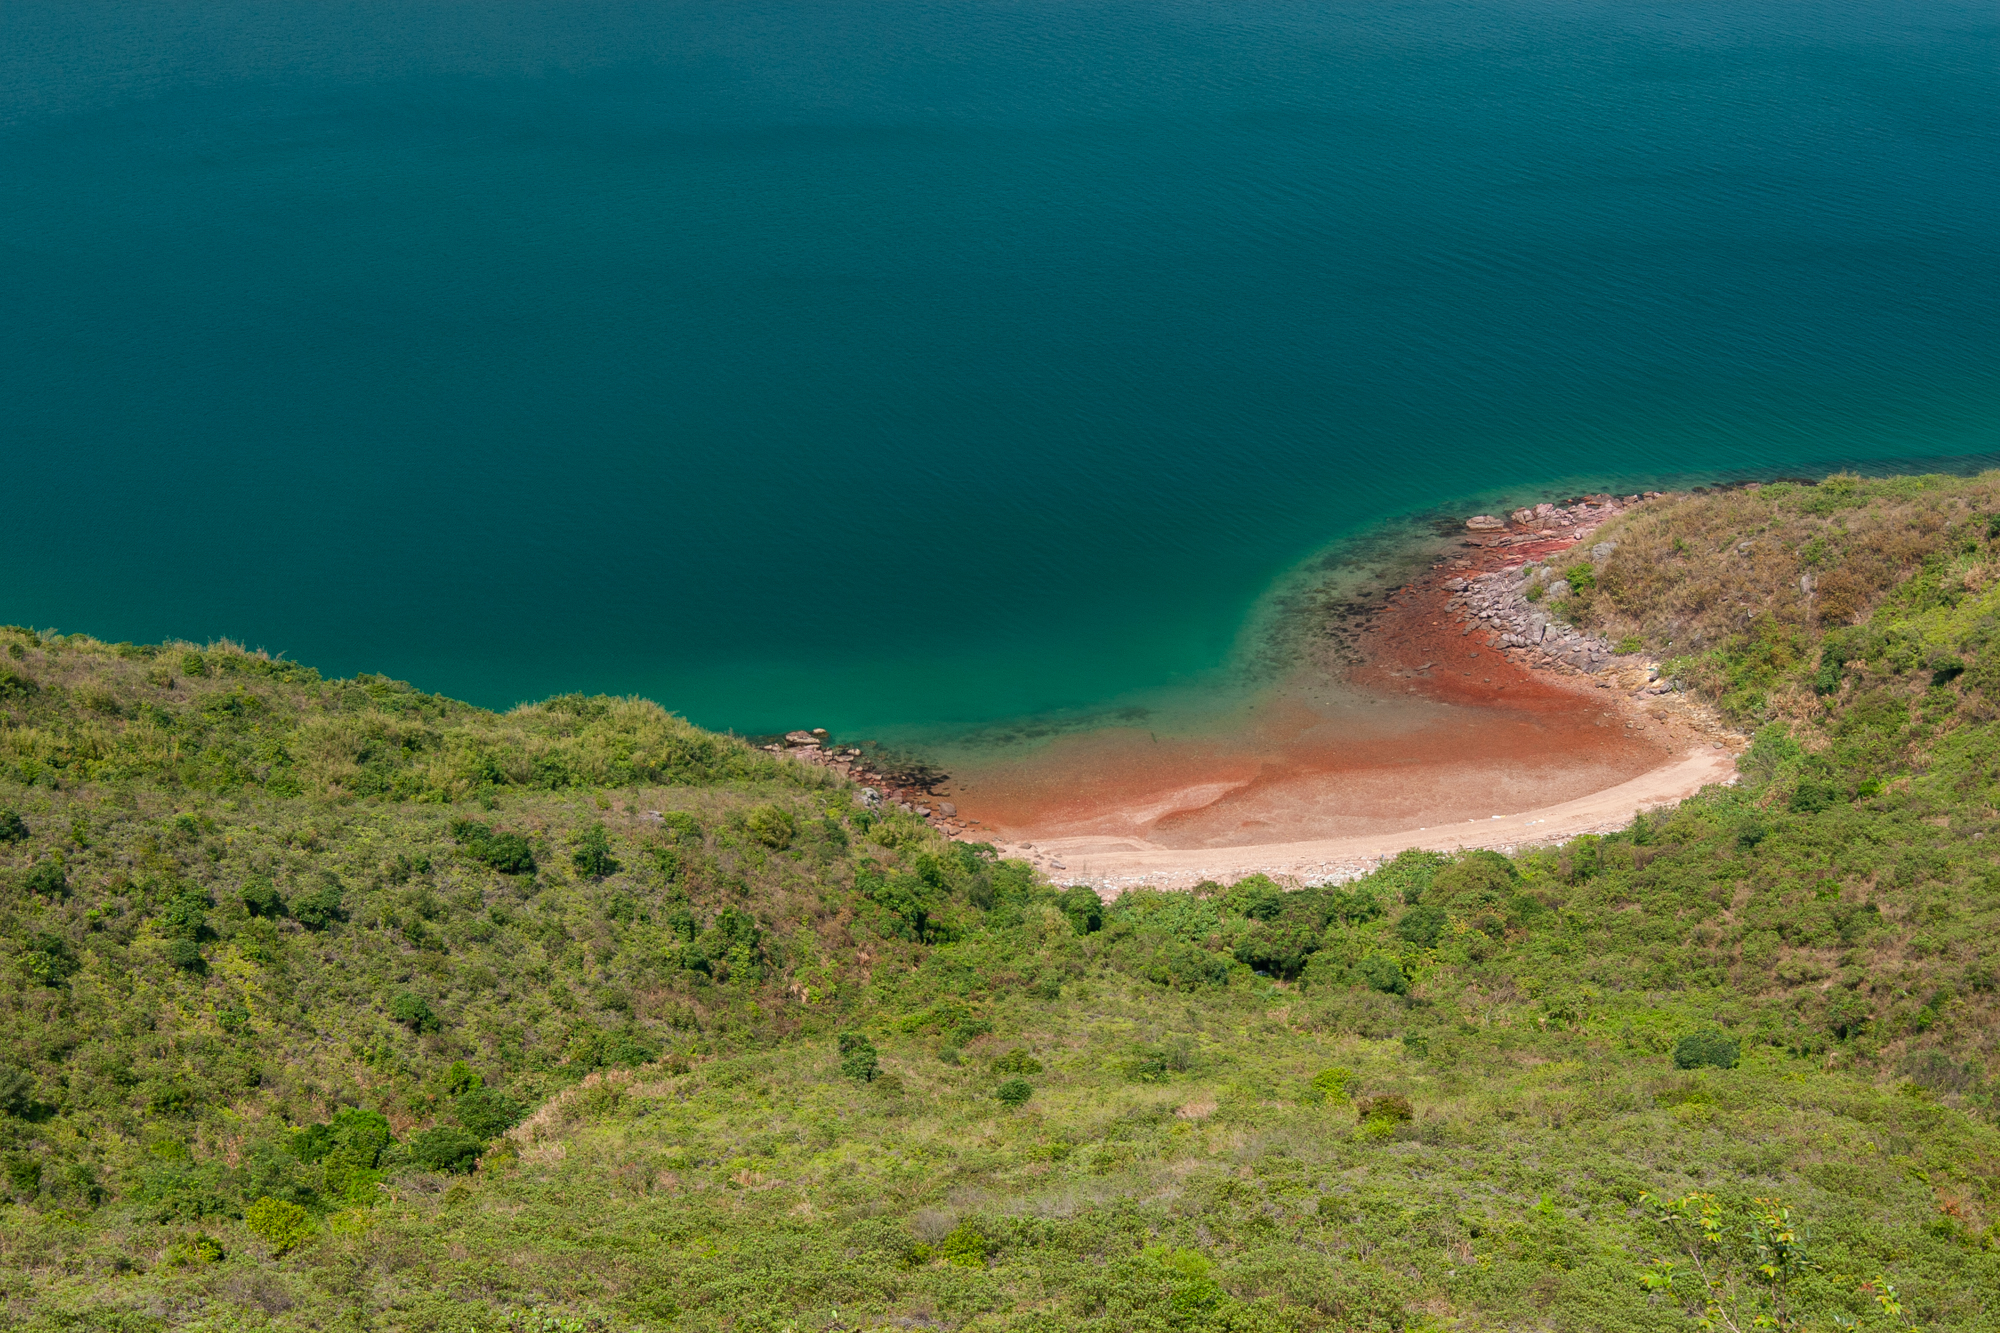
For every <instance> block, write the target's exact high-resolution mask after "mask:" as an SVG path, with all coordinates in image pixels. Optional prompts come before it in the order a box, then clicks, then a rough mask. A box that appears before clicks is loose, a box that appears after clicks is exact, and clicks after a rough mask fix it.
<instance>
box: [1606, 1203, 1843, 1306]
mask: <svg viewBox="0 0 2000 1333" xmlns="http://www.w3.org/2000/svg"><path fill="white" fill-rule="evenodd" d="M1639 1205H1640V1207H1642V1208H1645V1209H1647V1210H1648V1212H1649V1213H1650V1214H1651V1216H1652V1220H1653V1223H1654V1225H1656V1226H1657V1227H1658V1228H1659V1229H1660V1232H1661V1233H1662V1235H1663V1236H1664V1237H1665V1238H1666V1239H1667V1240H1668V1241H1669V1242H1670V1243H1671V1244H1672V1245H1673V1246H1674V1248H1676V1249H1677V1250H1679V1251H1680V1253H1681V1254H1682V1255H1683V1256H1685V1261H1683V1260H1677V1259H1664V1258H1662V1259H1655V1260H1654V1261H1653V1262H1652V1265H1651V1266H1650V1267H1648V1268H1647V1269H1646V1270H1645V1271H1644V1272H1642V1273H1641V1274H1640V1275H1639V1281H1640V1283H1641V1285H1643V1286H1644V1287H1645V1288H1646V1290H1648V1291H1651V1292H1657V1293H1660V1294H1661V1295H1665V1296H1668V1297H1671V1298H1672V1299H1675V1300H1678V1301H1679V1302H1680V1303H1681V1305H1682V1308H1683V1310H1684V1311H1685V1313H1686V1314H1687V1315H1688V1317H1689V1318H1690V1319H1693V1320H1695V1321H1696V1322H1697V1323H1698V1324H1699V1325H1700V1326H1701V1327H1702V1328H1703V1329H1720V1330H1726V1333H1750V1330H1752V1329H1759V1328H1774V1329H1778V1330H1779V1331H1780V1333H1787V1331H1788V1330H1792V1329H1803V1328H1804V1327H1805V1323H1804V1321H1802V1320H1801V1319H1800V1318H1799V1316H1798V1313H1797V1311H1796V1310H1795V1309H1794V1308H1793V1305H1794V1298H1795V1295H1796V1292H1797V1287H1798V1283H1799V1280H1800V1279H1801V1278H1803V1277H1804V1276H1805V1274H1806V1273H1807V1272H1809V1271H1811V1270H1813V1269H1815V1268H1816V1267H1817V1265H1815V1264H1813V1263H1811V1262H1810V1261H1809V1260H1808V1259H1807V1258H1806V1252H1805V1245H1806V1236H1805V1234H1804V1232H1803V1230H1802V1229H1801V1228H1800V1227H1799V1226H1797V1225H1796V1224H1795V1223H1794V1222H1793V1221H1792V1212H1791V1209H1789V1208H1787V1207H1786V1206H1785V1205H1784V1204H1783V1203H1781V1202H1779V1201H1778V1200H1776V1199H1762V1198H1760V1199H1753V1200H1751V1203H1750V1208H1749V1210H1748V1213H1747V1215H1744V1216H1740V1217H1731V1216H1730V1212H1731V1211H1733V1210H1726V1209H1725V1208H1724V1206H1723V1205H1722V1204H1721V1203H1720V1202H1719V1201H1718V1200H1717V1199H1716V1197H1715V1195H1713V1194H1711V1193H1708V1192H1706V1191H1703V1190H1696V1191H1694V1192H1692V1193H1689V1194H1684V1195H1682V1196H1681V1197H1679V1198H1677V1199H1665V1198H1661V1197H1659V1196H1658V1195H1655V1194H1650V1193H1648V1194H1642V1195H1640V1196H1639Z"/></svg>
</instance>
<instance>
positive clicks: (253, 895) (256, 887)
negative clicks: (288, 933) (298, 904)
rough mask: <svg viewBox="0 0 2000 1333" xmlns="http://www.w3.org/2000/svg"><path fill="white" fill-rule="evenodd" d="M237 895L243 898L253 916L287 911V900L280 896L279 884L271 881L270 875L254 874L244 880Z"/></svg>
mask: <svg viewBox="0 0 2000 1333" xmlns="http://www.w3.org/2000/svg"><path fill="white" fill-rule="evenodd" d="M237 896H238V897H239V898H241V899H242V900H243V906H244V908H245V909H246V910H247V911H248V912H249V913H250V915H251V916H262V917H276V916H283V915H284V913H285V900H284V899H283V898H282V897H280V896H279V894H278V888H277V886H276V885H275V884H273V883H271V878H270V876H268V875H253V876H251V877H250V878H249V879H246V880H244V881H243V888H242V890H241V891H240V892H239V893H238V895H237Z"/></svg>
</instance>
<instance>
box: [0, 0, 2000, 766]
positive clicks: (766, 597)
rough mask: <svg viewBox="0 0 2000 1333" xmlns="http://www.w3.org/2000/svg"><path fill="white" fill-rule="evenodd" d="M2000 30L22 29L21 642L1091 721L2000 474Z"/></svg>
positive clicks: (718, 713)
mask: <svg viewBox="0 0 2000 1333" xmlns="http://www.w3.org/2000/svg"><path fill="white" fill-rule="evenodd" d="M1997 71H2000V17H1997V16H1996V11H1995V10H1994V8H1993V7H1992V6H1991V5H1990V4H1988V3H1945V2H1942V0H1895V2H1894V3H1835V4H1812V3H1793V2H1787V3H1771V2H1770V0H1729V2H1728V3H1647V4H1621V3H1588V2H1577V3H1560V2H1556V3H1540V2H1535V0H1467V2H1465V3H1453V4H1445V3H1420V2H1409V3H1395V2H1391V0H1355V2H1353V3H1343V4H1301V3H1268V2H1266V0H1249V2H1248V3H1233V4H1206V5H1191V4H1139V3H1089V2H1082V3H1079V2H1077V0H1065V2H1063V3H1039V2H1031V0H1019V2H1015V3H982V2H980V0H961V2H958V3H934V2H931V0H922V2H919V0H910V2H908V3H858V2H855V0H688V2H686V3H638V2H636V0H635V2H633V3H598V2H593V0H560V2H559V3H558V2H551V3H508V2H507V0H489V2H486V3H434V4H422V3H409V2H408V0H375V2H372V3H371V2H369V0H354V2H351V3H344V4H332V3H328V4H314V3H297V4H293V3H272V2H270V0H262V2H260V3H248V2H245V0H184V2H183V3H175V4H141V3H135V4H130V5H103V4H98V3H91V2H89V0H79V2H76V3H60V2H59V0H45V2H35V0H28V2H25V3H18V4H11V5H7V6H5V7H0V265H4V267H0V273H4V280H0V488H4V494H5V509H4V513H5V515H6V522H5V528H4V532H0V620H7V621H13V622H17V623H32V624H36V625H40V626H44V627H47V626H57V627H60V628H63V629H66V630H84V631H88V632H90V633H93V634H96V635H98V636H100V637H105V638H111V639H134V640H150V639H159V638H162V637H167V636H181V637H190V638H197V639H205V638H209V637H213V636H223V635H227V636H230V637H233V638H236V639H238V640H241V641H243V642H246V643H248V644H250V645H253V646H264V647H268V648H270V649H272V650H274V651H278V650H282V651H284V652H285V653H287V654H288V655H290V656H292V657H294V658H298V659H301V660H304V661H307V662H310V663H313V664H315V665H318V666H320V667H322V668H323V669H326V670H329V671H336V672H342V673H345V672H352V671H356V670H378V671H385V672H388V673H391V674H394V675H397V676H401V677H405V678H408V679H410V680H413V681H415V682H417V683H419V684H420V685H422V686H425V687H427V688H431V689H436V690H442V691H445V692H448V693H451V694H455V695H459V696H462V697H465V698H469V699H473V700H477V701H480V702H484V703H490V704H496V705H505V704H509V703H511V702H514V701H516V700H519V699H523V698H529V697H537V696H541V695H545V694H549V693H554V692H558V691H565V690H573V689H582V690H593V691H594V690H607V691H618V692H627V691H630V692H639V693H644V694H647V695H650V696H652V697H655V698H657V699H659V700H661V701H662V702H664V703H666V704H667V705H668V706H670V707H673V708H676V709H679V710H681V711H683V712H685V713H686V714H688V715H689V716H690V717H692V718H693V719H695V720H696V721H699V722H703V723H706V724H709V725H713V726H732V727H735V728H737V729H739V730H751V731H758V730H766V729H770V728H775V727H782V726H797V725H824V726H830V727H834V728H836V729H838V730H847V731H854V730H870V729H883V728H895V727H918V728H921V727H925V726H931V725H936V724H943V723H955V722H970V721H980V720H989V719H994V718H1000V717H1005V716H1008V715H1011V714H1017V713H1022V712H1030V711H1036V710H1042V709H1048V708H1055V707H1077V706H1089V705H1093V704H1098V703H1102V702H1104V701H1107V700H1111V699H1114V698H1117V697H1119V696H1123V695H1126V694H1129V693H1130V692H1132V691H1135V690H1141V689H1145V688H1147V687H1150V686H1154V685H1158V684H1161V683H1163V682H1169V681H1174V680H1186V679H1189V678H1194V677H1199V676H1200V675H1201V674H1202V673H1204V672H1207V671H1211V670H1212V669H1214V668H1216V667H1217V666H1218V665H1219V664H1222V663H1224V662H1226V661H1227V660H1228V658H1229V656H1230V654H1231V651H1232V648H1233V646H1234V645H1235V644H1236V643H1237V641H1238V638H1239V634H1240V632H1241V631H1242V629H1243V627H1244V625H1245V624H1246V618H1247V617H1248V616H1249V615H1250V613H1251V610H1252V608H1253V607H1254V606H1255V605H1256V604H1257V603H1258V599H1259V598H1260V597H1261V596H1262V595H1263V594H1264V593H1265V591H1266V590H1267V589H1269V588H1270V587H1271V586H1272V585H1273V583H1274V581H1276V580H1278V579H1280V578H1281V577H1283V576H1284V575H1285V574H1286V572H1287V571H1288V570H1292V569H1294V568H1296V567H1297V566H1298V565H1299V564H1300V562H1302V561H1306V560H1308V559H1310V558H1311V557H1312V556H1313V555H1314V554H1315V552H1317V551H1320V550H1322V549H1323V548H1324V547H1325V546H1326V544H1327V543H1328V542H1329V541H1330V540H1332V539H1334V538H1336V537H1339V536H1341V535H1342V534H1346V533H1352V532H1354V531H1356V530H1359V529H1362V528H1365V527H1366V526H1368V525H1370V524H1371V523H1374V522H1377V521H1378V520H1382V519H1386V518H1389V517H1393V516H1395V515H1399V514H1407V513H1410V512H1413V511H1417V510H1421V509H1424V508H1427V507H1430V506H1433V505H1436V504H1440V503H1443V502H1445V501H1448V500H1452V499H1454V498H1459V497H1464V498H1469V499H1486V498H1490V497H1491V496H1493V495H1494V494H1495V493H1505V494H1508V495H1512V496H1517V497H1523V498H1539V497H1540V496H1542V495H1544V494H1546V493H1564V494H1566V493H1569V492H1571V491H1574V490H1576V489H1583V488H1592V489H1595V488H1598V487H1602V486H1610V485H1619V486H1621V488H1622V487H1623V486H1626V485H1634V484H1637V483H1639V482H1641V481H1644V480H1648V479H1652V478H1661V477H1673V476H1684V477H1703V476H1710V475H1729V474H1732V473H1747V472H1751V471H1756V470H1763V471H1767V472H1768V471H1771V470H1776V471H1784V470H1786V469H1803V468H1806V467H1822V468H1824V467H1828V466H1831V465H1834V464H1837V463H1841V462H1844V461H1861V460H1872V461H1875V462H1877V463H1882V462H1893V460H1896V459H1900V458H1912V457H1925V458H1946V457H1951V456H1958V455H1967V454H1974V453H1982V452H1989V451H1994V450H2000V73H1996V72H1997Z"/></svg>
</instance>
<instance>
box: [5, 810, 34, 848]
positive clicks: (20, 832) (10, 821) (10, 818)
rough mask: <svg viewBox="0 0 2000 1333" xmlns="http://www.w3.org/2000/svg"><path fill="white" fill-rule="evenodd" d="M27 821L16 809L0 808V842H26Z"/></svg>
mask: <svg viewBox="0 0 2000 1333" xmlns="http://www.w3.org/2000/svg"><path fill="white" fill-rule="evenodd" d="M27 840H28V823H27V821H26V820H24V819H22V818H21V813H20V811H18V810H5V809H0V842H26V841H27Z"/></svg>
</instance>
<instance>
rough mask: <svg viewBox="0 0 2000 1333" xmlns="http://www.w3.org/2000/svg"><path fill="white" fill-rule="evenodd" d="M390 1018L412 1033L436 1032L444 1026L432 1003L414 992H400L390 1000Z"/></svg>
mask: <svg viewBox="0 0 2000 1333" xmlns="http://www.w3.org/2000/svg"><path fill="white" fill-rule="evenodd" d="M389 1017H390V1018H393V1019H394V1020H396V1021H397V1022H398V1023H401V1024H402V1025H403V1026H404V1027H406V1028H408V1029H409V1030H410V1031H412V1032H436V1031H437V1030H438V1029H439V1028H440V1027H441V1026H442V1024H441V1023H440V1022H439V1021H438V1016H437V1014H436V1013H434V1012H433V1011H432V1009H431V1005H430V1001H429V1000H426V999H425V998H424V997H423V996H421V995H418V994H416V993H415V992H414V991H398V992H397V993H396V995H395V996H394V997H393V998H392V999H390V1001H389Z"/></svg>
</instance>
